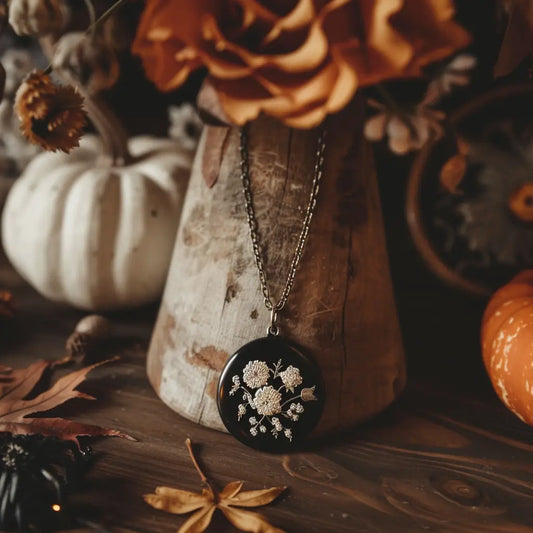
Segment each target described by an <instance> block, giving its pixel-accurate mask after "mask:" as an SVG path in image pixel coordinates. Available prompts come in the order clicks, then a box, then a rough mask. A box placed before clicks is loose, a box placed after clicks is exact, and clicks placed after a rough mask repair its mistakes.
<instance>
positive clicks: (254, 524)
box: [220, 506, 283, 533]
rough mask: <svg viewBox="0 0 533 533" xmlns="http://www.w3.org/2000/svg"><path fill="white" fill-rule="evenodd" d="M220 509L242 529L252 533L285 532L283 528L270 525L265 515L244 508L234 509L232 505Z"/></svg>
mask: <svg viewBox="0 0 533 533" xmlns="http://www.w3.org/2000/svg"><path fill="white" fill-rule="evenodd" d="M220 510H221V511H222V512H223V513H224V516H225V517H226V518H227V519H228V520H229V521H230V522H231V523H232V524H233V525H234V526H235V527H236V528H237V529H240V530H241V531H250V532H251V533H283V531H282V530H281V529H278V528H277V527H274V526H272V525H270V524H269V523H268V522H267V520H266V518H265V517H264V516H263V515H260V514H258V513H252V512H250V511H244V510H243V509H232V508H231V507H225V506H221V507H220Z"/></svg>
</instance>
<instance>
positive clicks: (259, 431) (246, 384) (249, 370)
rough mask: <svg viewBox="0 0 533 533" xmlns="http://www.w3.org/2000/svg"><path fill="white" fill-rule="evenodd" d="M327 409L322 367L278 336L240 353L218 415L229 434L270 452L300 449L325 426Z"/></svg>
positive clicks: (226, 373) (223, 386)
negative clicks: (320, 423) (317, 428)
mask: <svg viewBox="0 0 533 533" xmlns="http://www.w3.org/2000/svg"><path fill="white" fill-rule="evenodd" d="M323 406H324V385H323V383H322V376H321V374H320V369H319V368H318V366H317V365H316V363H315V362H314V361H312V360H311V359H310V358H309V357H307V356H306V355H304V354H303V353H302V351H301V350H300V349H299V348H298V347H297V346H296V345H294V344H292V343H290V342H289V341H287V340H286V339H284V338H282V337H279V336H275V335H268V336H267V337H263V338H260V339H257V340H254V341H252V342H249V343H248V344H246V345H244V346H242V347H241V348H240V349H239V350H237V352H235V354H233V356H232V357H231V358H230V359H229V360H228V362H227V363H226V366H225V367H224V369H223V370H222V374H221V375H220V380H219V382H218V410H219V412H220V416H221V418H222V421H223V422H224V425H225V426H226V428H227V429H228V431H229V432H230V433H231V434H233V435H234V436H235V437H236V438H237V439H239V440H240V441H241V442H243V443H244V444H247V445H248V446H251V447H252V448H257V449H259V450H263V451H266V452H281V451H287V450H290V449H294V448H295V447H297V445H298V442H301V441H302V440H303V439H304V438H305V437H306V436H307V435H308V434H309V433H310V431H311V430H312V429H313V428H314V427H315V425H316V424H317V422H318V421H319V419H320V415H321V414H322V408H323Z"/></svg>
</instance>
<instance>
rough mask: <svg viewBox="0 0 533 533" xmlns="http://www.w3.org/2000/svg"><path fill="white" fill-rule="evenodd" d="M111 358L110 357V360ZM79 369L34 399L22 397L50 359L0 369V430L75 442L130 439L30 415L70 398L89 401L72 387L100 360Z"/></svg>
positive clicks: (47, 366) (51, 365)
mask: <svg viewBox="0 0 533 533" xmlns="http://www.w3.org/2000/svg"><path fill="white" fill-rule="evenodd" d="M110 361H111V360H110ZM107 362H109V361H104V362H102V363H96V364H94V365H91V366H88V367H85V368H82V369H80V370H77V371H75V372H71V373H70V374H67V375H65V376H63V377H62V378H60V379H59V380H58V381H57V382H56V383H55V384H54V385H53V386H52V387H51V388H50V389H48V390H45V391H44V392H42V393H40V394H38V395H37V396H36V397H35V398H31V399H26V397H27V396H28V395H29V394H30V393H31V392H32V391H33V389H34V388H35V386H36V385H37V384H38V383H39V381H40V380H41V378H42V376H43V373H44V371H45V370H46V369H48V368H52V367H53V366H54V362H53V361H37V362H36V363H33V364H32V365H30V366H29V367H27V368H23V369H17V370H11V369H8V368H6V367H2V368H0V371H1V372H2V375H1V376H0V432H8V433H12V434H14V435H33V434H39V435H45V436H50V437H56V438H58V439H63V440H72V441H74V442H76V443H78V437H80V436H117V437H126V438H129V439H131V437H129V436H128V435H125V434H123V433H120V432H119V431H116V430H114V429H107V428H102V427H99V426H94V425H91V424H83V423H79V422H73V421H72V420H65V419H63V418H32V417H30V415H34V414H37V413H44V412H47V411H50V410H51V409H53V408H55V407H57V406H59V405H61V404H63V403H65V402H66V401H68V400H71V399H73V398H85V399H89V400H93V399H94V398H93V397H92V396H89V395H87V394H84V393H82V392H80V391H78V390H76V387H77V386H78V385H79V384H80V383H82V382H83V381H85V378H86V376H87V374H88V373H89V372H90V371H91V370H93V369H94V368H96V367H97V366H100V365H102V364H104V363H107Z"/></svg>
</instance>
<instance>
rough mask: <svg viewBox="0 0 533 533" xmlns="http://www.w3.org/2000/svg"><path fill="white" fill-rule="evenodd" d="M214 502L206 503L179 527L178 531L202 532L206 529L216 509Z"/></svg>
mask: <svg viewBox="0 0 533 533" xmlns="http://www.w3.org/2000/svg"><path fill="white" fill-rule="evenodd" d="M216 509H217V508H216V506H215V505H214V504H210V505H206V506H205V507H202V509H200V510H199V511H196V513H194V514H193V515H192V516H191V517H189V518H188V519H187V521H186V522H185V523H184V524H183V525H182V526H181V527H180V528H179V529H178V533H201V532H202V531H205V530H206V529H207V528H208V527H209V524H210V523H211V518H213V513H214V512H215V511H216Z"/></svg>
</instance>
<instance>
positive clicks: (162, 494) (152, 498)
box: [144, 487, 213, 514]
mask: <svg viewBox="0 0 533 533" xmlns="http://www.w3.org/2000/svg"><path fill="white" fill-rule="evenodd" d="M144 500H145V501H146V502H147V503H148V504H150V505H151V506H152V507H155V508H156V509H161V510H163V511H167V512H168V513H173V514H185V513H190V512H192V511H196V510H197V509H200V507H203V506H204V505H206V504H210V503H212V501H213V499H212V498H211V497H210V495H205V494H197V493H196V492H189V491H186V490H179V489H172V488H170V487H157V488H156V489H155V494H146V495H145V497H144Z"/></svg>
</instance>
